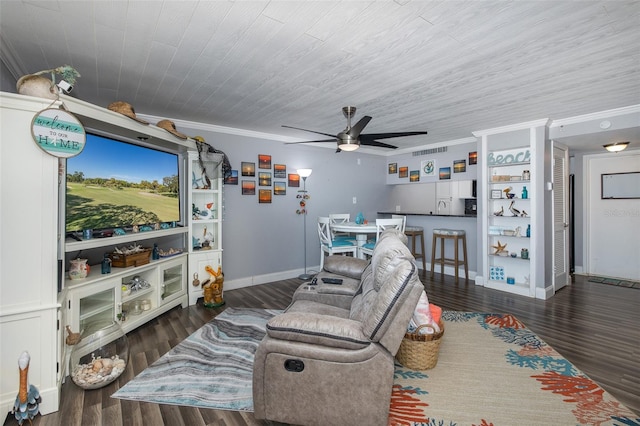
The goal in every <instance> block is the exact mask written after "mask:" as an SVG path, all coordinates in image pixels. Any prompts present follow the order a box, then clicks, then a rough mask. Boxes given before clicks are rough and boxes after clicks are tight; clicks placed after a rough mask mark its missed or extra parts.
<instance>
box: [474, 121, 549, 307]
mask: <svg viewBox="0 0 640 426" xmlns="http://www.w3.org/2000/svg"><path fill="white" fill-rule="evenodd" d="M546 124H547V120H540V121H536V122H530V123H523V124H522V125H518V126H512V127H509V128H500V129H492V130H487V131H482V132H475V133H474V134H475V135H476V136H481V137H482V139H481V143H480V153H479V158H480V166H481V167H480V170H479V172H480V173H479V180H478V182H479V183H480V186H481V190H480V194H479V199H481V200H482V203H481V204H480V205H479V212H478V218H479V220H480V228H481V229H480V233H481V241H482V243H481V246H480V247H481V250H482V265H481V271H482V273H481V274H478V276H476V284H479V285H483V286H485V287H489V288H493V289H497V290H501V291H506V292H509V293H515V294H519V295H523V296H528V297H541V295H543V294H544V288H545V280H546V278H547V277H546V276H545V262H546V261H547V256H548V253H547V252H546V251H545V239H546V234H545V229H544V223H545V217H544V216H545V214H544V197H545V191H544V181H545V179H544V174H545V167H544V149H545V148H544V146H545V143H544V142H545V134H546V132H545V126H546ZM525 187H526V197H523V190H524V188H525ZM527 232H528V235H527ZM523 254H524V255H523ZM541 298H542V297H541Z"/></svg>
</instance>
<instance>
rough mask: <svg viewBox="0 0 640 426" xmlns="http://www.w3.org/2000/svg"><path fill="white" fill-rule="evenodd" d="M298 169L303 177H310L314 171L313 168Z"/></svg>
mask: <svg viewBox="0 0 640 426" xmlns="http://www.w3.org/2000/svg"><path fill="white" fill-rule="evenodd" d="M296 171H297V172H298V174H299V175H300V177H301V178H308V177H309V176H311V172H312V170H311V169H298V170H296Z"/></svg>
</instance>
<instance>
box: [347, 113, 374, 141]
mask: <svg viewBox="0 0 640 426" xmlns="http://www.w3.org/2000/svg"><path fill="white" fill-rule="evenodd" d="M370 121H371V117H369V116H368V115H365V116H364V117H362V118H361V119H360V121H358V122H357V123H356V124H355V125H354V126H353V127H352V128H351V130H349V135H350V136H351V137H352V138H357V137H358V136H360V132H362V130H363V129H364V128H365V126H366V125H367V124H369V122H370Z"/></svg>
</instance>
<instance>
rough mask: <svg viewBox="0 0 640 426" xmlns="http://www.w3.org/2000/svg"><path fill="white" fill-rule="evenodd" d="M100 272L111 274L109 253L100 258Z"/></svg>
mask: <svg viewBox="0 0 640 426" xmlns="http://www.w3.org/2000/svg"><path fill="white" fill-rule="evenodd" d="M100 271H101V272H102V273H103V274H110V273H111V259H109V253H105V254H104V257H103V258H102V265H101V269H100Z"/></svg>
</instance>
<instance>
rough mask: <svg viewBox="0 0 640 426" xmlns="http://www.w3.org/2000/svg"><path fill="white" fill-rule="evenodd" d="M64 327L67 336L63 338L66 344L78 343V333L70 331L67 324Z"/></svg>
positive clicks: (79, 338)
mask: <svg viewBox="0 0 640 426" xmlns="http://www.w3.org/2000/svg"><path fill="white" fill-rule="evenodd" d="M66 328H67V338H66V339H65V343H66V344H67V345H69V346H72V345H75V344H76V343H78V342H79V341H80V340H82V337H81V336H80V333H74V332H73V331H71V327H69V326H67V327H66Z"/></svg>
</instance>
